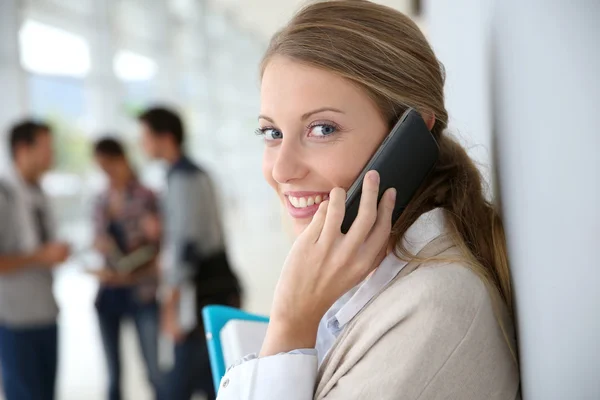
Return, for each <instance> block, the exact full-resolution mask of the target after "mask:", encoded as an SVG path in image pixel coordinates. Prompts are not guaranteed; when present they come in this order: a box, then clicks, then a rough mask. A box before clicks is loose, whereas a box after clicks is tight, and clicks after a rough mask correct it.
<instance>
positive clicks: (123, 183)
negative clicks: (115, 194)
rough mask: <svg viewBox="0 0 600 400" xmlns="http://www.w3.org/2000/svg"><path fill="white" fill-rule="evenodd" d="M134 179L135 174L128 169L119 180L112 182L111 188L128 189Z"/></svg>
mask: <svg viewBox="0 0 600 400" xmlns="http://www.w3.org/2000/svg"><path fill="white" fill-rule="evenodd" d="M132 179H133V174H132V173H131V171H130V170H129V169H128V170H127V171H125V172H123V174H122V175H121V176H120V177H119V178H118V179H115V180H114V181H112V182H111V186H112V187H113V189H117V190H122V189H124V188H126V187H127V185H129V182H131V180H132Z"/></svg>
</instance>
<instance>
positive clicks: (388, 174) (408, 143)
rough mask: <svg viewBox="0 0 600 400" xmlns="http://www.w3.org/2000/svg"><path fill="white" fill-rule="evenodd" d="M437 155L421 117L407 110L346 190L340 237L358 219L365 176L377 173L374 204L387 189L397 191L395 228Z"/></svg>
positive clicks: (394, 216) (393, 217)
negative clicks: (377, 182) (377, 184)
mask: <svg viewBox="0 0 600 400" xmlns="http://www.w3.org/2000/svg"><path fill="white" fill-rule="evenodd" d="M438 154H439V149H438V144H437V142H436V141H435V138H434V137H433V135H432V134H431V132H429V129H427V125H426V124H425V121H423V118H421V114H419V113H418V112H417V111H416V110H414V109H412V108H409V109H408V110H406V112H405V113H404V114H402V117H400V120H399V121H398V122H397V123H396V125H395V126H394V128H393V129H392V130H391V132H390V133H389V135H388V136H387V137H386V138H385V139H384V140H383V142H382V143H381V145H380V146H379V148H378V149H377V151H376V152H375V154H374V155H373V157H372V158H371V159H370V160H369V162H368V163H367V165H366V166H365V168H364V169H363V170H362V172H361V173H360V175H359V176H358V178H356V181H355V182H354V183H353V184H352V186H351V187H350V189H349V190H348V193H347V196H346V215H345V216H344V221H343V222H342V233H347V232H348V230H349V229H350V226H352V223H353V222H354V219H355V218H356V216H357V215H358V208H359V205H360V196H361V193H362V187H363V179H364V178H365V175H366V173H367V172H369V171H370V170H373V169H374V170H376V171H377V172H379V176H380V184H379V195H378V198H377V204H379V201H380V200H381V197H382V196H383V194H384V193H385V191H386V190H387V189H389V188H395V189H396V192H397V194H396V206H395V207H394V212H393V214H392V224H394V223H396V221H397V220H398V218H399V217H400V215H401V214H402V211H404V209H405V208H406V206H407V205H408V203H409V201H410V200H411V199H412V197H413V196H414V195H415V193H416V192H417V190H418V189H419V187H420V186H421V184H422V183H423V181H424V180H425V178H427V175H428V174H429V172H430V171H431V170H432V169H433V166H434V165H435V163H436V161H437V159H438Z"/></svg>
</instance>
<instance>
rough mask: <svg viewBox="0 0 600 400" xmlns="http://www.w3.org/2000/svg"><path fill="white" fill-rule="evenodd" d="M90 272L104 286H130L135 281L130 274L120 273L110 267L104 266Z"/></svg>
mask: <svg viewBox="0 0 600 400" xmlns="http://www.w3.org/2000/svg"><path fill="white" fill-rule="evenodd" d="M90 273H91V274H92V275H94V276H96V278H98V281H99V282H100V283H101V284H102V285H104V286H130V285H132V284H133V283H134V280H133V279H132V277H131V276H130V275H129V274H120V273H118V272H116V271H113V270H111V269H109V268H103V269H100V270H97V271H90Z"/></svg>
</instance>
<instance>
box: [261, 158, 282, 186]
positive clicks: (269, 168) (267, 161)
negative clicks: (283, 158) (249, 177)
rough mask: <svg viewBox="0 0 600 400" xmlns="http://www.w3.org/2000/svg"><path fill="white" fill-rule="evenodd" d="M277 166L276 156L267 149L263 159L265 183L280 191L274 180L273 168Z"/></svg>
mask: <svg viewBox="0 0 600 400" xmlns="http://www.w3.org/2000/svg"><path fill="white" fill-rule="evenodd" d="M274 165H275V154H274V153H273V152H272V151H270V150H269V149H265V150H264V153H263V159H262V173H263V177H264V178H265V181H267V183H268V184H269V185H270V186H271V187H272V188H273V189H275V191H278V188H279V185H278V183H277V181H276V180H275V179H274V178H273V166H274Z"/></svg>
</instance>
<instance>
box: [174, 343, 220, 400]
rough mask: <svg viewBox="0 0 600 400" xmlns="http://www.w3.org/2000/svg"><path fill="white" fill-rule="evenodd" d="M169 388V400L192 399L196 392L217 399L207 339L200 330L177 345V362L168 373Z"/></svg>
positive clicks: (209, 399) (209, 398)
mask: <svg viewBox="0 0 600 400" xmlns="http://www.w3.org/2000/svg"><path fill="white" fill-rule="evenodd" d="M167 390H168V397H167V399H169V400H190V399H191V398H192V395H193V394H194V393H204V394H205V395H206V396H207V397H206V398H207V399H208V400H214V399H215V389H214V385H213V382H212V375H211V373H210V364H209V361H208V349H207V348H206V340H205V339H204V336H203V335H202V334H201V333H200V332H194V333H192V334H190V335H188V337H187V338H186V339H184V340H183V341H182V342H180V343H177V344H176V345H175V364H174V365H173V369H172V370H171V371H170V372H169V375H168V380H167Z"/></svg>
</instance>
